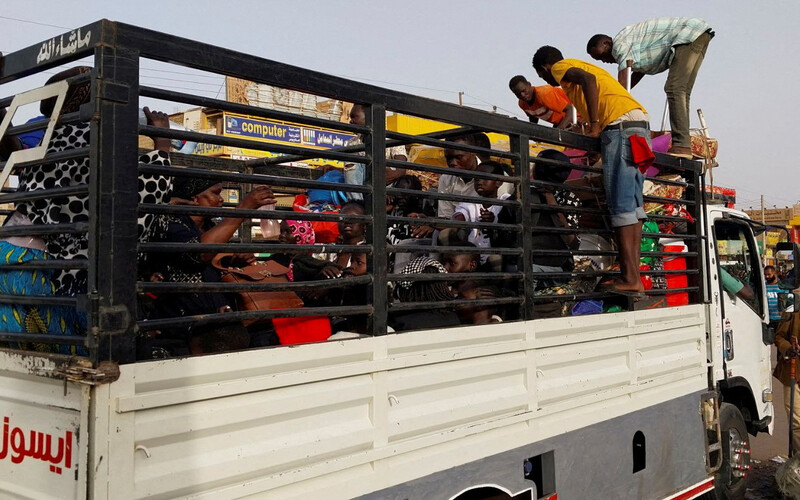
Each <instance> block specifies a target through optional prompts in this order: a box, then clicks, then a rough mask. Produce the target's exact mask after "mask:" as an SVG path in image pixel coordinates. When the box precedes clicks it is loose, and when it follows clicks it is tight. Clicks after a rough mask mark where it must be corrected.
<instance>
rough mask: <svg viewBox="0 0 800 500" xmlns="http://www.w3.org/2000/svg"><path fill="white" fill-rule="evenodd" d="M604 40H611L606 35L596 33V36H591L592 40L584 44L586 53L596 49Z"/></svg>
mask: <svg viewBox="0 0 800 500" xmlns="http://www.w3.org/2000/svg"><path fill="white" fill-rule="evenodd" d="M606 40H611V37H610V36H608V35H604V34H602V33H598V34H596V35H594V36H593V37H592V38H590V39H589V41H588V42H587V43H586V52H589V51H590V50H592V49H593V48H595V47H597V46H598V45H600V43H601V42H604V41H606Z"/></svg>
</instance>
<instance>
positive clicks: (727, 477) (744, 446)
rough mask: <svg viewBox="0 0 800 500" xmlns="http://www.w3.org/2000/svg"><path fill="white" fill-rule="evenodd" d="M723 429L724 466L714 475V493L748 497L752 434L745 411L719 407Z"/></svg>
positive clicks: (721, 499)
mask: <svg viewBox="0 0 800 500" xmlns="http://www.w3.org/2000/svg"><path fill="white" fill-rule="evenodd" d="M719 425H720V428H721V430H722V451H723V457H722V467H720V469H719V470H718V471H717V474H716V475H715V476H714V494H715V496H716V498H717V499H718V500H744V494H745V490H746V489H747V477H748V476H749V475H750V437H749V436H748V434H747V426H746V425H745V423H744V418H742V412H740V411H739V409H738V408H737V407H736V406H734V405H732V404H730V403H722V405H720V407H719Z"/></svg>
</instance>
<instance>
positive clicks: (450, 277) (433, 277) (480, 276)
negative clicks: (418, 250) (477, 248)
mask: <svg viewBox="0 0 800 500" xmlns="http://www.w3.org/2000/svg"><path fill="white" fill-rule="evenodd" d="M524 277H525V275H524V274H523V273H477V272H476V273H446V274H445V273H426V274H387V275H386V280H387V281H467V280H470V281H487V280H492V281H498V280H508V279H521V278H524Z"/></svg>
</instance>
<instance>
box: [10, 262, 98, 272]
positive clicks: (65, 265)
mask: <svg viewBox="0 0 800 500" xmlns="http://www.w3.org/2000/svg"><path fill="white" fill-rule="evenodd" d="M88 267H89V261H87V260H84V259H74V260H30V261H28V262H24V263H22V264H4V265H0V270H2V271H14V270H19V269H25V270H28V269H87V268H88Z"/></svg>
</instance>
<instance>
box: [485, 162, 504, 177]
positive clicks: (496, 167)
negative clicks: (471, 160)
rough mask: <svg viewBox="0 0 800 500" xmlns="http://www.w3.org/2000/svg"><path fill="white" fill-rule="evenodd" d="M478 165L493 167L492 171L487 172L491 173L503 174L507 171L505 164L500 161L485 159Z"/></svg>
mask: <svg viewBox="0 0 800 500" xmlns="http://www.w3.org/2000/svg"><path fill="white" fill-rule="evenodd" d="M478 167H483V168H486V167H489V168H491V169H492V170H491V171H490V172H487V173H490V174H495V175H503V174H505V173H506V169H505V166H504V165H503V164H502V163H500V162H499V161H483V162H481V164H480V165H478Z"/></svg>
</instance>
